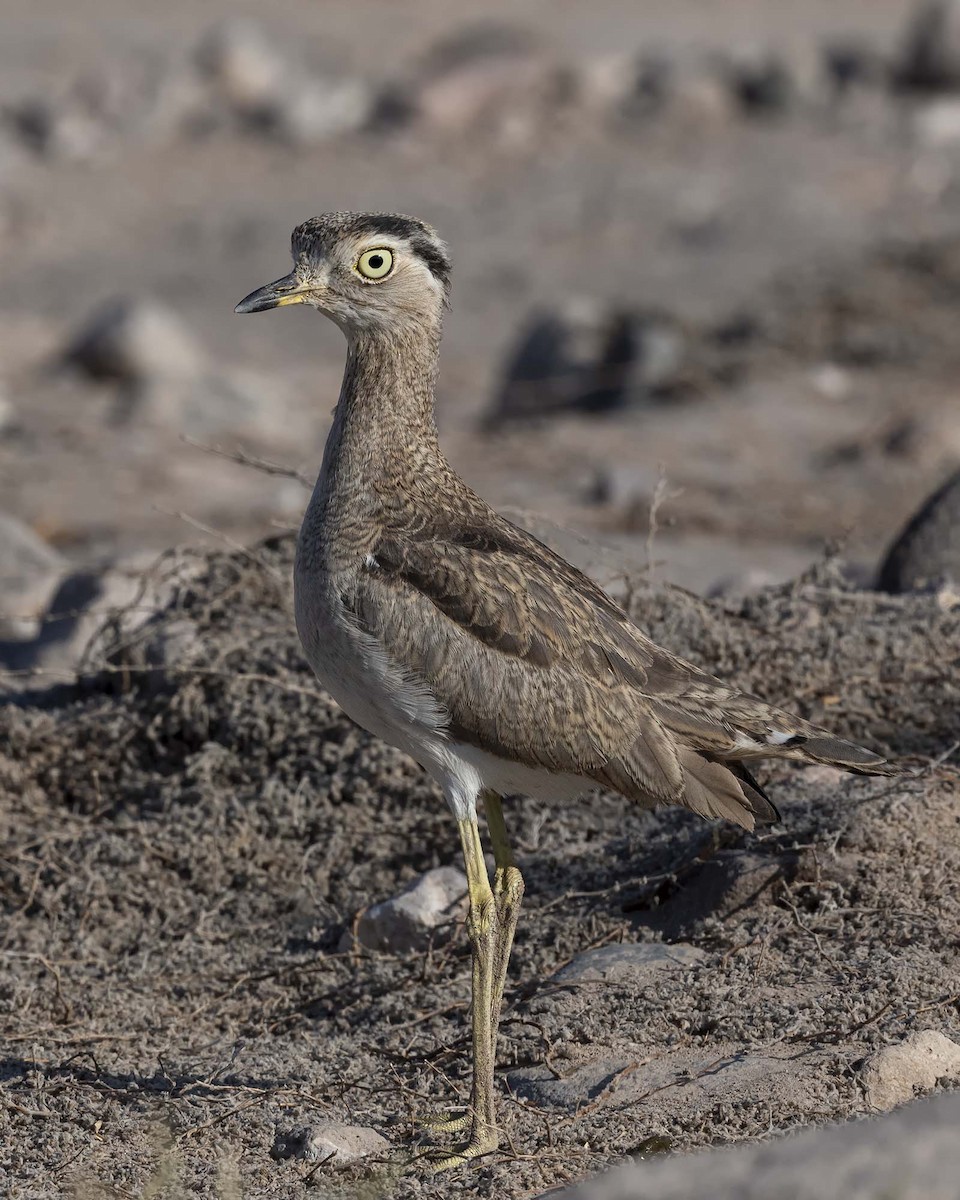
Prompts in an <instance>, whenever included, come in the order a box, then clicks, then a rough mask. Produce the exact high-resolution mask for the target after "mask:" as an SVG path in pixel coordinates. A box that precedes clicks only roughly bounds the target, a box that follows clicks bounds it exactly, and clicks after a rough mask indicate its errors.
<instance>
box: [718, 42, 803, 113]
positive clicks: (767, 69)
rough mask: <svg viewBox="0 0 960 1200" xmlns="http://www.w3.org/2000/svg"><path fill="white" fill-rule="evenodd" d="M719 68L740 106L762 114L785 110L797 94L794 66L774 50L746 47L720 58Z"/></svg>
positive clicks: (729, 52) (746, 110)
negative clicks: (793, 74)
mask: <svg viewBox="0 0 960 1200" xmlns="http://www.w3.org/2000/svg"><path fill="white" fill-rule="evenodd" d="M718 71H719V73H720V75H721V77H722V78H723V79H725V80H726V83H727V86H728V87H729V88H730V92H731V94H732V95H733V97H734V98H735V99H736V101H737V103H738V104H739V105H740V107H741V108H742V109H743V110H744V111H745V112H748V113H756V114H759V115H764V114H773V113H782V112H785V111H786V110H787V109H788V108H789V107H790V106H791V104H792V102H793V100H794V97H795V87H794V82H793V78H792V76H791V72H790V68H789V67H788V66H787V64H786V62H785V61H784V60H783V59H781V58H780V56H779V55H778V54H776V53H775V52H774V51H772V50H769V49H766V48H764V47H760V46H743V47H740V48H738V49H737V50H736V51H726V52H725V53H724V55H723V57H721V58H719V59H718Z"/></svg>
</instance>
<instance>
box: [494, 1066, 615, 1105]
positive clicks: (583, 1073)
mask: <svg viewBox="0 0 960 1200" xmlns="http://www.w3.org/2000/svg"><path fill="white" fill-rule="evenodd" d="M630 1066H631V1064H630V1062H629V1061H628V1060H626V1059H623V1058H616V1057H613V1056H604V1057H601V1058H598V1059H595V1060H594V1061H592V1062H588V1063H585V1064H583V1065H577V1066H575V1067H573V1068H570V1067H569V1065H568V1069H567V1070H565V1071H564V1073H563V1075H562V1077H561V1078H557V1074H556V1071H555V1070H551V1068H550V1067H548V1066H542V1067H541V1066H538V1067H521V1068H520V1069H519V1070H516V1071H511V1072H510V1073H509V1075H508V1076H507V1086H508V1087H509V1089H510V1092H511V1094H512V1095H514V1096H518V1097H519V1098H520V1099H521V1100H526V1101H527V1102H528V1103H530V1104H534V1105H536V1107H537V1108H545V1109H548V1110H549V1109H559V1110H560V1111H561V1112H573V1113H575V1112H577V1111H578V1110H579V1109H581V1108H584V1107H586V1106H587V1105H589V1104H592V1103H593V1102H595V1101H597V1100H599V1099H600V1097H601V1096H603V1094H604V1092H606V1091H607V1089H608V1088H611V1087H612V1085H613V1084H614V1083H615V1082H616V1080H617V1078H618V1077H619V1076H620V1075H622V1074H624V1073H625V1072H626V1071H628V1070H629V1069H630Z"/></svg>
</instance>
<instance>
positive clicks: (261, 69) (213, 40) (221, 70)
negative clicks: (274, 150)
mask: <svg viewBox="0 0 960 1200" xmlns="http://www.w3.org/2000/svg"><path fill="white" fill-rule="evenodd" d="M195 59H196V63H197V67H198V69H199V72H200V77H201V80H202V81H203V82H204V83H205V85H206V86H207V89H208V95H207V97H206V104H205V109H206V111H204V104H203V102H202V98H200V97H195V98H193V100H192V102H191V107H192V108H193V110H194V111H193V112H192V115H191V120H190V123H191V124H192V125H193V127H194V128H195V129H196V130H197V131H199V132H206V131H207V130H208V129H209V128H211V127H212V128H215V127H216V126H217V125H218V124H222V123H223V122H224V121H226V122H227V123H230V124H236V125H239V126H240V127H241V128H244V129H246V130H249V131H253V132H258V133H263V134H266V135H268V136H271V137H278V138H281V139H283V140H284V141H288V142H292V143H296V144H307V145H308V144H311V143H315V142H322V141H325V140H327V139H328V138H332V137H336V136H337V135H339V134H341V133H345V132H349V131H351V130H356V129H359V128H361V127H362V126H364V125H366V124H367V123H368V122H369V120H370V118H371V114H372V112H373V109H374V104H375V94H374V92H373V90H372V88H371V87H370V86H369V85H368V84H367V83H365V82H364V81H363V80H359V79H327V78H324V77H322V76H319V75H315V74H311V73H310V72H308V71H306V70H304V69H303V68H302V67H301V65H300V64H298V63H297V62H295V61H291V59H290V57H289V56H287V55H284V54H282V53H281V52H280V51H279V50H278V49H277V48H276V47H275V46H274V45H273V44H272V43H271V42H270V41H269V39H268V38H267V37H266V35H265V34H264V32H263V31H262V30H261V29H260V27H259V26H258V25H256V24H255V23H253V22H250V21H246V20H242V19H230V20H227V21H224V22H222V23H221V24H219V25H216V26H214V27H213V29H211V30H210V31H209V32H208V33H207V34H206V36H205V37H204V38H203V39H202V40H201V42H200V44H199V46H198V47H197V50H196V55H195ZM186 111H187V113H190V108H188V109H187V110H186Z"/></svg>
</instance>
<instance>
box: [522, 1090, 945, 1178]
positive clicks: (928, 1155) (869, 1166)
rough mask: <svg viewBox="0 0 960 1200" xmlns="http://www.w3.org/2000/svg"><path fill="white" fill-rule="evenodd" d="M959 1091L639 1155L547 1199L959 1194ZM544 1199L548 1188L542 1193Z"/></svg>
mask: <svg viewBox="0 0 960 1200" xmlns="http://www.w3.org/2000/svg"><path fill="white" fill-rule="evenodd" d="M958 1126H960V1096H958V1095H950V1096H941V1097H938V1098H937V1099H936V1100H932V1101H927V1102H924V1103H922V1104H913V1105H910V1106H909V1107H908V1108H905V1109H902V1110H901V1111H900V1112H898V1113H897V1114H895V1115H894V1116H891V1117H887V1118H885V1119H883V1120H881V1121H850V1122H847V1123H846V1124H843V1125H839V1126H832V1127H829V1128H826V1129H812V1130H807V1131H805V1132H804V1133H801V1134H789V1135H787V1136H785V1137H776V1138H768V1139H765V1140H764V1141H761V1142H751V1143H749V1144H747V1145H741V1146H736V1147H732V1148H729V1149H727V1148H724V1149H718V1150H708V1151H705V1152H704V1151H700V1152H698V1153H694V1154H676V1155H671V1156H670V1157H668V1158H660V1159H655V1160H653V1161H649V1162H641V1163H636V1164H633V1165H631V1166H628V1167H623V1168H621V1169H619V1170H617V1171H612V1172H610V1173H609V1174H607V1175H604V1176H600V1177H599V1178H596V1179H592V1180H588V1181H586V1182H585V1183H582V1184H579V1185H577V1186H576V1187H574V1188H571V1189H569V1190H566V1191H563V1192H557V1191H552V1192H550V1193H549V1196H550V1200H636V1198H637V1197H638V1196H642V1197H643V1200H773V1198H774V1197H776V1198H777V1200H786V1198H787V1197H789V1200H824V1197H834V1196H842V1197H843V1198H844V1200H886V1198H890V1200H892V1198H893V1197H895V1198H896V1200H956V1197H957V1178H958V1177H960V1138H958V1137H957V1128H958ZM541 1200H546V1197H545V1196H544V1197H541Z"/></svg>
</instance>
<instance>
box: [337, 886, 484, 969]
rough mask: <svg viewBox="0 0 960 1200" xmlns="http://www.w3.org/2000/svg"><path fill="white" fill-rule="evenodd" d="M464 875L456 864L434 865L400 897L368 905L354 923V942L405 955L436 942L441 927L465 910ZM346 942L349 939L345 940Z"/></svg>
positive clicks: (461, 914) (456, 919)
mask: <svg viewBox="0 0 960 1200" xmlns="http://www.w3.org/2000/svg"><path fill="white" fill-rule="evenodd" d="M466 895H467V878H466V876H465V875H464V874H463V872H462V871H460V870H459V869H458V868H457V867H436V868H435V869H434V870H432V871H427V872H425V873H424V874H423V875H421V876H420V878H419V879H416V880H414V882H413V883H411V884H410V886H409V887H407V888H405V889H404V891H402V892H401V893H400V894H399V896H394V897H393V898H392V899H390V900H384V901H383V903H382V904H374V905H373V906H372V907H371V908H368V909H367V910H366V912H364V913H363V915H362V916H361V917H360V920H359V921H358V922H357V941H358V942H359V943H360V945H361V946H366V947H367V948H368V949H369V950H387V951H390V952H391V953H394V954H405V953H407V952H408V951H411V950H426V949H427V948H428V947H429V946H430V945H432V944H435V943H436V941H437V939H438V936H440V935H441V932H442V927H443V926H447V925H449V926H452V924H453V923H454V922H455V921H458V920H460V919H461V918H462V917H463V916H464V914H465V912H466ZM348 943H349V939H348Z"/></svg>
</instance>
